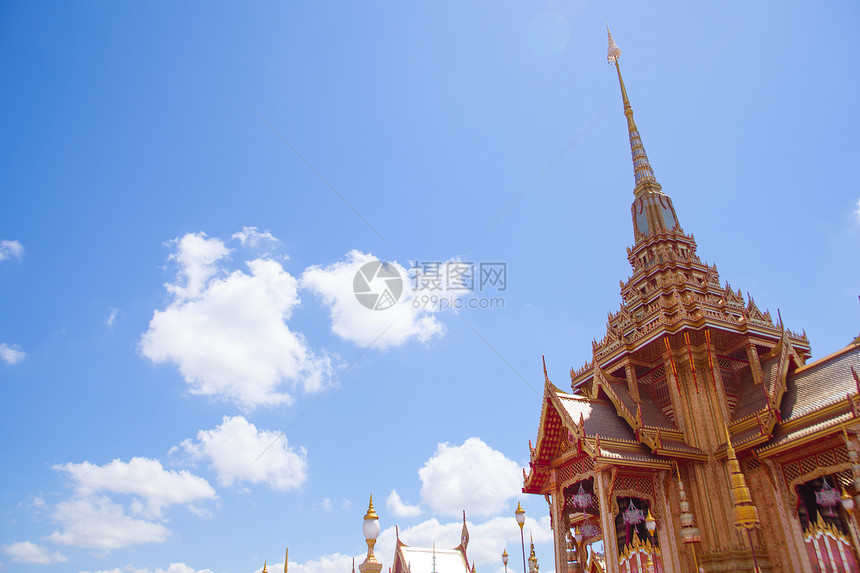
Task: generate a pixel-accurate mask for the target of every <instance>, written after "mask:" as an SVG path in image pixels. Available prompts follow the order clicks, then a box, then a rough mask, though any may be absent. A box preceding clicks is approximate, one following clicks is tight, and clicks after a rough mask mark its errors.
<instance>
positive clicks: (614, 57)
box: [606, 24, 660, 197]
mask: <svg viewBox="0 0 860 573" xmlns="http://www.w3.org/2000/svg"><path fill="white" fill-rule="evenodd" d="M606 33H607V34H608V35H609V51H608V53H607V56H606V60H607V61H608V62H609V63H610V64H615V69H616V71H617V72H618V83H619V84H621V99H622V100H623V102H624V115H625V116H626V117H627V131H628V132H629V134H630V152H631V153H632V155H633V175H634V177H635V179H636V187H635V189H634V191H633V192H634V193H635V194H636V196H637V197H638V196H639V195H640V194H641V192H643V191H644V190H646V189H648V188H649V187H650V186H649V183H651V184H653V186H654V187H656V190H659V189H660V186H659V184H658V183H657V178H656V177H654V170H653V169H652V168H651V163H650V162H649V161H648V156H647V155H646V154H645V147H644V146H643V145H642V138H640V137H639V129H638V128H637V127H636V122H635V121H634V120H633V107H632V106H631V105H630V100H628V99H627V89H626V88H625V87H624V79H623V78H622V77H621V67H620V66H619V65H618V58H619V57H620V56H621V50H620V49H619V48H618V46H617V45H616V44H615V40H613V39H612V32H610V31H609V24H607V25H606Z"/></svg>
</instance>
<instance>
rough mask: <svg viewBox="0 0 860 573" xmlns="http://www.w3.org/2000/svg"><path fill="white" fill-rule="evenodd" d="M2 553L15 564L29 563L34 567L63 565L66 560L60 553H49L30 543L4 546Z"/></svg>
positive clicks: (22, 542) (23, 542)
mask: <svg viewBox="0 0 860 573" xmlns="http://www.w3.org/2000/svg"><path fill="white" fill-rule="evenodd" d="M0 549H2V550H3V553H5V554H6V555H8V556H9V557H10V558H11V559H12V561H14V562H15V563H31V564H34V565H51V564H53V563H65V562H66V561H68V558H67V557H66V556H65V555H63V554H62V553H60V552H54V553H51V552H50V550H48V549H47V548H45V547H42V546H41V545H36V544H35V543H31V542H30V541H19V542H17V543H12V544H9V545H4V546H3V547H2V548H0Z"/></svg>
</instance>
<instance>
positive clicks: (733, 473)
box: [726, 428, 759, 531]
mask: <svg viewBox="0 0 860 573" xmlns="http://www.w3.org/2000/svg"><path fill="white" fill-rule="evenodd" d="M726 454H727V457H728V464H729V474H730V475H729V479H730V480H731V491H732V505H733V506H734V510H735V527H737V528H738V529H745V530H747V531H749V530H750V529H754V528H756V527H758V526H759V519H758V510H757V509H756V507H755V505H753V502H752V498H750V488H748V487H747V482H746V479H745V478H744V474H743V472H741V464H740V462H738V458H737V456H735V448H734V447H732V437H731V436H730V435H729V429H728V428H726Z"/></svg>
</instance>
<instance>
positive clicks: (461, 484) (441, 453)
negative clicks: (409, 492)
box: [418, 437, 522, 516]
mask: <svg viewBox="0 0 860 573" xmlns="http://www.w3.org/2000/svg"><path fill="white" fill-rule="evenodd" d="M418 476H419V477H420V478H421V499H422V501H424V503H426V504H428V505H429V506H430V507H431V508H432V509H433V510H434V511H436V512H438V513H441V514H443V515H458V514H460V513H461V512H462V511H463V510H466V513H467V515H477V516H491V515H495V514H496V513H498V512H499V511H500V510H501V509H502V508H503V507H504V506H505V505H506V503H507V501H508V500H509V499H511V498H512V497H515V496H517V495H519V494H520V491H521V488H522V473H521V470H520V467H519V466H518V465H517V464H516V463H515V462H513V461H511V460H509V459H508V458H506V457H505V456H504V454H502V453H501V452H499V451H497V450H494V449H492V448H491V447H490V446H488V445H487V444H485V443H484V442H483V441H481V439H480V438H477V437H473V438H469V439H468V440H466V441H465V442H463V445H462V446H451V445H449V444H447V443H444V444H439V445H438V447H437V449H436V453H435V454H434V455H433V457H432V458H430V459H429V460H427V463H425V464H424V467H422V468H421V469H420V470H418Z"/></svg>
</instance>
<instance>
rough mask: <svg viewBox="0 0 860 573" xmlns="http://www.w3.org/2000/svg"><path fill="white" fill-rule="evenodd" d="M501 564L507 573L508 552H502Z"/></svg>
mask: <svg viewBox="0 0 860 573" xmlns="http://www.w3.org/2000/svg"><path fill="white" fill-rule="evenodd" d="M502 563H504V564H505V573H508V550H507V549H505V550H503V551H502Z"/></svg>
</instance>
